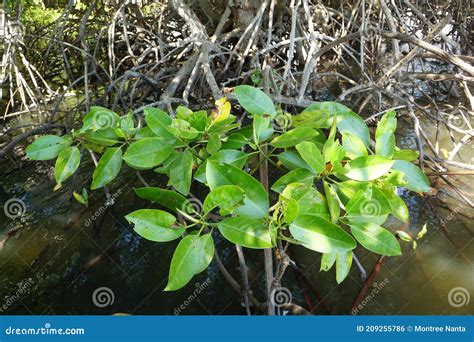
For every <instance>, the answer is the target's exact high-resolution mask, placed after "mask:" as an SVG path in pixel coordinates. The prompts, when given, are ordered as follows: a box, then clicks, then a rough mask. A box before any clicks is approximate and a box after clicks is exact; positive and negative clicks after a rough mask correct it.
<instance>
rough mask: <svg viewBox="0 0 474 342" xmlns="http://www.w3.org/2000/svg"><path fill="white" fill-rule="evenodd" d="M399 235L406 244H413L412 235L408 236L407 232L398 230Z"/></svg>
mask: <svg viewBox="0 0 474 342" xmlns="http://www.w3.org/2000/svg"><path fill="white" fill-rule="evenodd" d="M397 234H398V236H399V237H400V239H401V240H403V241H405V242H411V241H412V240H413V239H412V238H411V236H410V235H408V234H407V233H406V232H404V231H403V230H397Z"/></svg>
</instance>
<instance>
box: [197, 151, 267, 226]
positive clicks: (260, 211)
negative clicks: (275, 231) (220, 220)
mask: <svg viewBox="0 0 474 342" xmlns="http://www.w3.org/2000/svg"><path fill="white" fill-rule="evenodd" d="M206 178H207V182H208V183H209V187H210V188H211V190H214V189H216V188H218V187H220V186H223V185H237V186H239V187H240V188H242V189H243V190H244V191H245V195H246V196H245V200H244V205H242V206H240V207H238V208H237V209H236V211H235V212H236V213H237V214H238V215H241V216H248V217H254V218H261V217H267V216H268V209H269V200H268V194H267V192H266V191H265V189H264V188H263V186H262V184H261V183H260V182H259V181H257V180H256V179H255V178H253V177H252V176H250V175H249V174H248V173H246V172H244V171H242V170H240V169H239V168H237V167H235V166H233V165H230V164H219V163H217V162H215V161H211V160H208V161H207V167H206Z"/></svg>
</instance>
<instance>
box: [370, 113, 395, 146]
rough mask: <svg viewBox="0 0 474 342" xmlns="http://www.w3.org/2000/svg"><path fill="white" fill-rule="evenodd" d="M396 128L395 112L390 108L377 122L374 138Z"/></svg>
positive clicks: (392, 131)
mask: <svg viewBox="0 0 474 342" xmlns="http://www.w3.org/2000/svg"><path fill="white" fill-rule="evenodd" d="M396 130H397V113H395V111H394V110H390V111H388V112H387V113H385V114H384V115H383V116H382V118H381V119H380V121H379V123H378V124H377V129H376V130H375V139H379V138H380V137H381V136H382V135H386V134H387V133H388V134H391V133H395V131H396Z"/></svg>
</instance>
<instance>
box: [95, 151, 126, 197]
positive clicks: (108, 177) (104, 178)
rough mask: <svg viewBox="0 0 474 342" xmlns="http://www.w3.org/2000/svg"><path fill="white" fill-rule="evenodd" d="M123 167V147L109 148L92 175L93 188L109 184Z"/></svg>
mask: <svg viewBox="0 0 474 342" xmlns="http://www.w3.org/2000/svg"><path fill="white" fill-rule="evenodd" d="M121 167H122V149H121V148H120V147H112V148H109V149H108V150H107V151H106V152H105V153H104V154H103V155H102V157H101V158H100V160H99V163H98V164H97V167H96V168H95V170H94V174H93V175H92V185H91V189H92V190H95V189H98V188H101V187H103V186H104V185H107V184H108V183H110V182H111V181H113V180H114V179H115V177H117V175H118V174H119V172H120V168H121Z"/></svg>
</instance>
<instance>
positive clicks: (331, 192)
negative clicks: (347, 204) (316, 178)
mask: <svg viewBox="0 0 474 342" xmlns="http://www.w3.org/2000/svg"><path fill="white" fill-rule="evenodd" d="M323 187H324V193H325V194H326V201H327V203H328V208H329V213H330V215H331V221H332V223H337V221H338V220H339V215H340V213H341V207H340V205H339V198H338V196H337V192H336V190H335V189H334V188H333V187H332V186H331V185H329V184H328V183H327V182H323Z"/></svg>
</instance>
